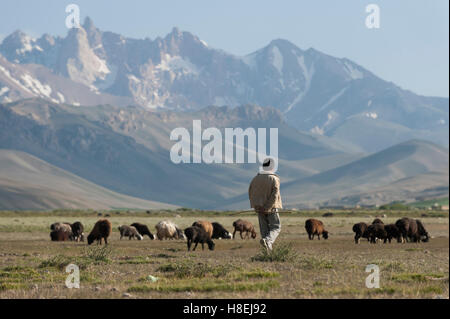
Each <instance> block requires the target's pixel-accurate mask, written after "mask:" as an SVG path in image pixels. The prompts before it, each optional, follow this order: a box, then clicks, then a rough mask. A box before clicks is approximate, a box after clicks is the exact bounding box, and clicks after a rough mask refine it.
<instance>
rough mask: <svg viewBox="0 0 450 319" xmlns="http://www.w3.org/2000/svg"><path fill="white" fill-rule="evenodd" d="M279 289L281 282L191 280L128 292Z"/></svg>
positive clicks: (158, 284)
mask: <svg viewBox="0 0 450 319" xmlns="http://www.w3.org/2000/svg"><path fill="white" fill-rule="evenodd" d="M276 287H279V282H278V281H275V280H269V281H264V282H230V281H225V280H218V281H212V280H190V281H177V282H165V283H155V284H154V285H139V286H132V287H130V288H128V292H151V291H158V292H185V291H197V292H211V291H226V292H239V291H261V290H262V291H268V290H269V289H271V288H276Z"/></svg>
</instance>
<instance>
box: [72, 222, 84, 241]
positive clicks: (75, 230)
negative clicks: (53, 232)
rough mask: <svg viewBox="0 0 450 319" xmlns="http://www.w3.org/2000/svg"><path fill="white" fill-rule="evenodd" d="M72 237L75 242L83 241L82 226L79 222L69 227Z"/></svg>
mask: <svg viewBox="0 0 450 319" xmlns="http://www.w3.org/2000/svg"><path fill="white" fill-rule="evenodd" d="M70 227H71V228H72V236H73V239H74V240H75V241H84V226H83V224H82V223H81V222H75V223H73V224H71V225H70Z"/></svg>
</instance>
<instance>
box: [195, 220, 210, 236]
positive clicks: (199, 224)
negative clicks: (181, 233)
mask: <svg viewBox="0 0 450 319" xmlns="http://www.w3.org/2000/svg"><path fill="white" fill-rule="evenodd" d="M192 226H197V227H200V228H203V229H204V230H205V232H206V234H207V235H208V236H209V238H211V237H212V235H213V229H214V228H213V225H212V223H210V222H208V221H206V220H199V221H196V222H194V223H193V224H192Z"/></svg>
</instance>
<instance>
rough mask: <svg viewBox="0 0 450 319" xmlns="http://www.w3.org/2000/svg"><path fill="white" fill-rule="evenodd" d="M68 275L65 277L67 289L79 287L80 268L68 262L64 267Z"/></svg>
mask: <svg viewBox="0 0 450 319" xmlns="http://www.w3.org/2000/svg"><path fill="white" fill-rule="evenodd" d="M66 272H67V273H69V275H68V276H67V277H66V287H67V288H69V289H72V288H77V289H79V288H80V268H79V267H78V266H77V265H75V264H69V265H67V267H66Z"/></svg>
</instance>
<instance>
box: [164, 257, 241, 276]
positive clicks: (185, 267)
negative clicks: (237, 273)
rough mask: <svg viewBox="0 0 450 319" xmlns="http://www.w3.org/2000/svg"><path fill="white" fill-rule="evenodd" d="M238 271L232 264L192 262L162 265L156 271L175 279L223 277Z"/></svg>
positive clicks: (185, 261)
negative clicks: (168, 274)
mask: <svg viewBox="0 0 450 319" xmlns="http://www.w3.org/2000/svg"><path fill="white" fill-rule="evenodd" d="M236 269H238V267H236V266H234V265H232V264H225V265H209V264H207V263H201V262H194V261H192V260H189V259H188V260H184V261H177V262H172V263H167V264H164V265H162V266H160V267H158V268H157V269H156V271H159V272H163V273H170V274H171V276H173V277H176V278H190V277H193V278H201V277H215V278H218V277H224V276H226V275H227V274H229V273H230V272H232V271H234V270H236Z"/></svg>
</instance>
